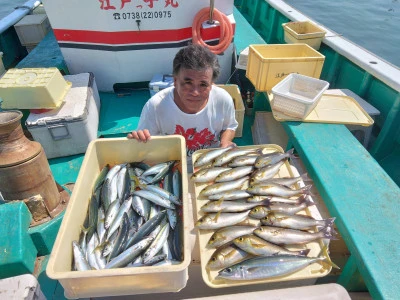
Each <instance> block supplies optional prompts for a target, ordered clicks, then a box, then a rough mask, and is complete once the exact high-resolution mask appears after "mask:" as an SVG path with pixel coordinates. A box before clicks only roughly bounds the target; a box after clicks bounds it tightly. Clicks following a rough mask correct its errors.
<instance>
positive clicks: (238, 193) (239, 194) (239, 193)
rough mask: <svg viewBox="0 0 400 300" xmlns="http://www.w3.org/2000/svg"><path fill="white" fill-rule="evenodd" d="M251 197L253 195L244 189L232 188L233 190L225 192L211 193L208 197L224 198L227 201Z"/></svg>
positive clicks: (212, 198)
mask: <svg viewBox="0 0 400 300" xmlns="http://www.w3.org/2000/svg"><path fill="white" fill-rule="evenodd" d="M249 197H251V194H250V193H248V192H246V191H244V190H231V191H226V192H223V193H217V194H212V195H209V196H208V199H210V200H220V199H224V201H225V200H239V199H243V198H246V199H247V198H249Z"/></svg>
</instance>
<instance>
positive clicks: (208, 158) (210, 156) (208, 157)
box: [193, 147, 231, 168]
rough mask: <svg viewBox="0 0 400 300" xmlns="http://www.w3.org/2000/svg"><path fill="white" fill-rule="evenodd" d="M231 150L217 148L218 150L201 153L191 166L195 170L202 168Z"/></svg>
mask: <svg viewBox="0 0 400 300" xmlns="http://www.w3.org/2000/svg"><path fill="white" fill-rule="evenodd" d="M229 150H231V148H230V147H228V148H218V149H211V150H209V151H207V152H205V153H202V154H201V155H200V156H199V157H198V158H197V159H196V161H195V163H194V164H193V166H194V167H195V168H198V167H201V166H204V165H206V164H209V163H211V162H212V161H213V160H214V159H215V158H217V157H218V156H220V155H222V154H223V153H225V152H227V151H229Z"/></svg>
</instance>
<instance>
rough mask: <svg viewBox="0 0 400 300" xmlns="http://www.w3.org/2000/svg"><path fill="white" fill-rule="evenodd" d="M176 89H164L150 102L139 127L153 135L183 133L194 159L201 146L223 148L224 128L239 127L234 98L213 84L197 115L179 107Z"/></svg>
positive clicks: (188, 151)
mask: <svg viewBox="0 0 400 300" xmlns="http://www.w3.org/2000/svg"><path fill="white" fill-rule="evenodd" d="M174 89H175V87H173V86H172V87H168V88H166V89H163V90H161V91H160V92H158V93H157V94H155V95H154V96H153V97H151V98H150V100H149V101H147V103H146V104H145V106H144V107H143V110H142V114H141V115H140V121H139V125H138V128H137V129H138V130H143V129H148V130H149V131H150V134H151V135H171V134H179V135H182V136H183V137H184V138H185V140H186V148H187V149H186V150H187V156H188V158H190V157H191V156H192V154H193V152H195V151H197V150H199V149H204V148H211V147H212V148H215V147H219V143H220V134H221V131H223V130H226V129H231V130H236V128H237V127H238V122H237V121H236V119H235V107H234V103H233V100H232V97H231V96H230V95H229V93H228V92H227V91H225V90H224V89H222V88H220V87H217V86H215V85H213V86H212V88H211V92H210V96H209V99H208V102H207V105H206V107H204V108H203V109H202V110H201V111H200V112H198V113H196V114H187V113H184V112H183V111H181V110H180V109H179V107H178V106H177V105H176V104H175V102H174ZM188 163H189V162H188Z"/></svg>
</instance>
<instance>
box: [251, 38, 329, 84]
mask: <svg viewBox="0 0 400 300" xmlns="http://www.w3.org/2000/svg"><path fill="white" fill-rule="evenodd" d="M324 61H325V56H324V55H322V54H321V53H319V52H318V51H316V50H315V49H313V48H312V47H310V46H309V45H307V44H271V45H267V44H262V45H250V47H249V60H248V63H247V70H246V77H247V78H249V80H250V81H251V83H252V84H253V85H254V87H255V88H256V90H257V91H259V92H267V91H269V90H271V89H272V87H273V86H275V85H276V84H277V83H279V82H280V81H281V80H282V79H284V78H285V77H286V76H287V75H289V74H290V73H298V74H302V75H306V76H310V77H314V78H319V77H320V75H321V71H322V66H323V65H324Z"/></svg>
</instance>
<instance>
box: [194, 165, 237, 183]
mask: <svg viewBox="0 0 400 300" xmlns="http://www.w3.org/2000/svg"><path fill="white" fill-rule="evenodd" d="M231 169H232V168H226V167H211V168H203V169H200V170H198V171H196V172H194V173H193V174H192V176H191V177H190V179H191V180H193V182H196V183H208V182H212V181H214V180H215V178H217V176H218V175H219V174H221V173H222V172H224V171H228V170H231Z"/></svg>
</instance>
